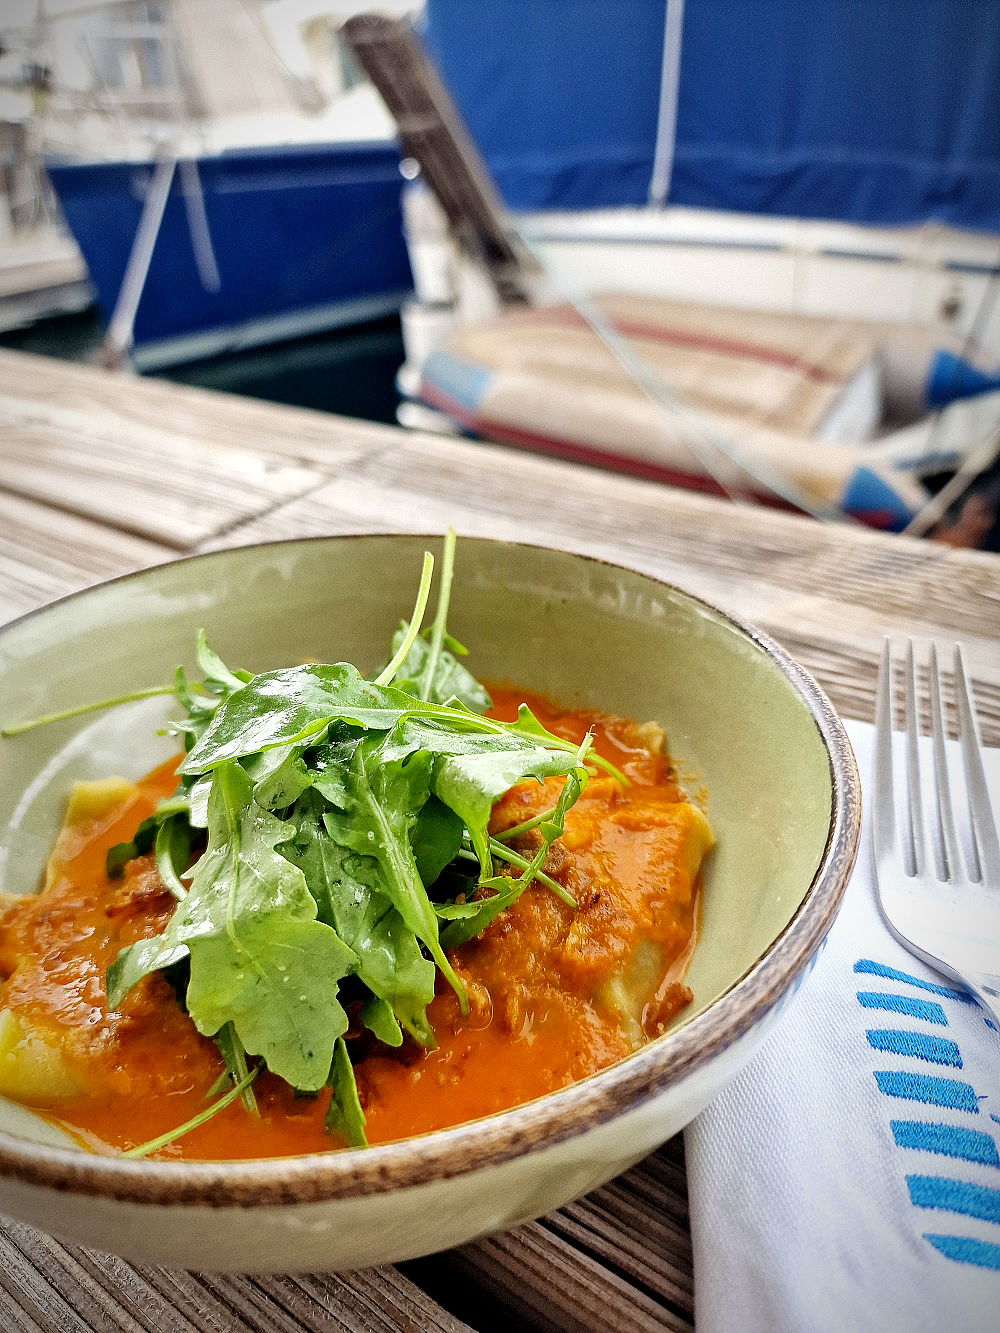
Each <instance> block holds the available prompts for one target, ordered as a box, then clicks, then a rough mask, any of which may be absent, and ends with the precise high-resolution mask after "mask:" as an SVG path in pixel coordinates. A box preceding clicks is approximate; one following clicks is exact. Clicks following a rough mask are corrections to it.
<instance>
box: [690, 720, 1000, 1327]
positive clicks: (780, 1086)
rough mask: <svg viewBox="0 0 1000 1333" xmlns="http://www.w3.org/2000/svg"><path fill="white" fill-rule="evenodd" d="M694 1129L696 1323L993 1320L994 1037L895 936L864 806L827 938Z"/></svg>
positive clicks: (862, 748)
mask: <svg viewBox="0 0 1000 1333" xmlns="http://www.w3.org/2000/svg"><path fill="white" fill-rule="evenodd" d="M846 726H847V730H848V732H849V734H850V737H851V741H852V744H853V745H854V748H855V753H856V755H857V759H858V766H859V768H860V770H861V781H862V789H863V790H867V783H868V782H869V780H870V773H871V753H872V735H873V732H872V728H871V727H870V726H867V725H865V724H863V723H857V722H848V723H847V724H846ZM985 760H986V767H987V775H988V778H989V781H990V787H991V791H992V793H993V796H994V803H995V806H996V808H998V809H1000V751H997V750H992V751H988V752H987V754H986V756H985ZM866 805H867V803H866ZM685 1140H686V1148H687V1161H688V1180H689V1188H690V1196H691V1231H692V1238H693V1243H694V1265H695V1318H696V1326H697V1329H698V1333H731V1331H732V1330H733V1329H740V1330H741V1333H755V1330H760V1331H761V1333H764V1330H767V1333H784V1331H785V1330H789V1331H791V1330H795V1333H801V1331H802V1330H817V1331H822V1330H831V1333H833V1331H836V1333H840V1331H841V1330H844V1329H850V1330H852V1333H853V1331H863V1330H868V1329H871V1330H876V1329H877V1330H879V1333H886V1330H892V1333H911V1331H912V1333H923V1330H927V1333H931V1330H933V1333H940V1331H941V1330H952V1329H954V1330H962V1333H978V1331H979V1330H982V1331H983V1333H986V1330H990V1333H995V1331H996V1330H997V1329H1000V1032H998V1031H997V1025H996V1024H995V1021H994V1020H993V1019H991V1018H990V1017H989V1016H988V1015H987V1014H986V1013H985V1012H984V1011H983V1010H982V1009H980V1008H979V1006H978V1005H977V1004H976V1003H975V1002H974V1001H973V1000H972V999H971V998H970V997H969V996H967V995H966V993H965V992H964V991H961V990H960V989H958V988H956V987H954V986H952V985H949V984H947V981H946V980H945V979H944V978H942V977H941V976H940V974H938V973H936V972H934V971H933V970H932V969H930V968H928V967H926V966H924V965H923V964H922V963H921V962H919V960H917V959H915V958H914V957H913V956H912V955H911V954H909V953H907V952H906V950H905V949H903V948H902V946H901V945H900V944H898V943H897V941H896V940H895V939H894V938H893V936H892V935H890V933H889V931H888V930H887V929H886V927H885V924H884V922H883V920H882V917H881V915H880V913H879V909H878V904H877V900H876V898H875V890H874V882H873V877H872V862H871V847H870V831H869V828H868V825H867V809H866V812H865V828H864V829H863V832H862V845H861V851H860V854H859V858H858V863H857V866H856V868H855V871H854V874H853V876H852V878H851V883H850V885H849V886H848V890H847V894H846V897H845V901H844V906H843V908H842V910H841V913H840V915H839V917H838V918H837V921H836V922H835V924H834V927H833V929H832V931H831V932H830V936H829V939H828V940H827V944H826V948H825V949H824V951H823V953H822V954H821V955H820V958H819V960H818V961H817V963H816V966H815V968H814V969H813V971H812V973H811V974H810V976H809V977H808V978H807V979H806V981H805V982H804V984H803V985H802V987H801V989H800V991H799V993H798V995H797V996H796V998H795V1000H794V1001H793V1002H792V1003H791V1005H790V1006H789V1011H788V1013H787V1014H786V1015H785V1016H784V1017H783V1019H782V1021H781V1022H780V1023H779V1024H778V1027H777V1030H776V1031H775V1032H774V1034H773V1035H772V1036H771V1037H770V1038H769V1040H768V1041H767V1043H766V1045H765V1046H764V1048H763V1050H762V1051H761V1052H760V1053H759V1054H758V1056H757V1057H756V1058H755V1060H754V1061H753V1062H752V1063H751V1064H750V1065H748V1066H747V1068H746V1069H745V1070H744V1071H743V1073H742V1074H741V1075H740V1076H739V1077H738V1078H737V1079H736V1081H735V1082H734V1083H733V1084H731V1085H730V1087H729V1088H728V1089H727V1090H726V1091H725V1092H723V1093H722V1094H721V1095H720V1096H719V1097H718V1098H717V1099H716V1100H715V1101H714V1102H713V1103H712V1105H711V1106H710V1107H709V1108H708V1109H707V1110H706V1111H704V1112H703V1113H702V1114H701V1115H700V1116H699V1117H698V1119H697V1120H695V1121H694V1122H693V1124H691V1125H690V1126H689V1127H688V1129H687V1131H686V1132H685Z"/></svg>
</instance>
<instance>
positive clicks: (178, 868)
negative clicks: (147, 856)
mask: <svg viewBox="0 0 1000 1333" xmlns="http://www.w3.org/2000/svg"><path fill="white" fill-rule="evenodd" d="M192 841H193V832H192V829H191V825H190V824H189V823H188V819H187V811H186V810H185V811H183V812H182V813H180V814H174V815H170V816H169V817H168V818H166V819H164V820H163V821H162V822H161V824H160V826H159V828H158V829H157V830H156V842H155V843H154V844H153V846H154V849H155V852H156V868H157V870H158V871H159V872H160V879H162V880H163V882H164V884H165V885H166V886H167V888H168V889H169V890H170V892H171V893H172V894H173V896H174V897H175V898H176V899H177V900H178V902H180V901H181V900H182V899H184V898H185V897H186V896H187V889H185V887H184V885H183V884H182V883H181V875H183V874H185V873H186V871H187V868H188V865H189V864H190V861H191V844H192Z"/></svg>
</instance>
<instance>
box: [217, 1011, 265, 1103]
mask: <svg viewBox="0 0 1000 1333" xmlns="http://www.w3.org/2000/svg"><path fill="white" fill-rule="evenodd" d="M215 1044H216V1046H218V1048H219V1054H220V1055H221V1056H222V1058H223V1060H224V1061H225V1064H226V1074H227V1075H228V1077H229V1079H230V1081H231V1082H232V1083H235V1084H237V1085H238V1086H243V1085H245V1086H243V1094H242V1097H241V1099H240V1100H241V1101H242V1102H243V1105H244V1107H245V1108H246V1110H247V1111H249V1112H250V1114H251V1115H259V1114H260V1112H259V1111H258V1108H257V1098H256V1097H255V1096H254V1095H253V1088H252V1087H251V1086H250V1084H249V1083H248V1082H247V1081H246V1079H247V1075H248V1073H249V1072H250V1071H249V1069H248V1068H247V1053H246V1051H245V1050H244V1049H243V1043H242V1042H241V1041H240V1039H239V1037H238V1036H237V1035H236V1029H235V1028H234V1027H233V1025H232V1023H226V1024H225V1026H223V1027H221V1028H219V1030H218V1032H217V1033H216V1034H215Z"/></svg>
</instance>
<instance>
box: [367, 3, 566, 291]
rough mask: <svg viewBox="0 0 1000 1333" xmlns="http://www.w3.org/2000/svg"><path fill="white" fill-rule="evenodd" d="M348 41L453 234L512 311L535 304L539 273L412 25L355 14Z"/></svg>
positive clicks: (375, 15)
mask: <svg viewBox="0 0 1000 1333" xmlns="http://www.w3.org/2000/svg"><path fill="white" fill-rule="evenodd" d="M341 34H342V36H343V38H344V41H345V42H346V44H347V45H348V47H349V48H350V50H351V52H352V54H353V55H354V57H355V59H356V60H357V62H358V64H359V65H360V66H361V67H362V68H363V69H364V71H365V73H366V74H367V75H368V77H369V78H370V79H371V81H372V83H373V84H374V85H375V87H376V88H377V89H378V91H379V93H380V94H381V96H382V98H383V100H384V102H385V104H386V106H387V107H388V108H389V110H390V112H391V113H392V115H393V116H394V118H395V120H396V124H397V125H398V127H399V134H400V138H401V140H402V143H403V150H404V152H405V153H406V154H407V156H409V157H412V158H414V159H415V161H416V162H417V163H418V164H419V166H420V171H421V173H422V175H423V177H424V180H425V181H426V182H427V185H428V187H429V188H430V190H431V191H432V192H433V194H434V195H435V196H436V197H437V199H438V202H439V203H440V205H441V207H442V209H443V211H444V214H445V216H446V217H447V219H448V225H449V227H450V228H451V232H452V235H453V236H454V237H455V240H456V241H457V242H458V244H459V245H460V246H461V248H462V249H463V251H464V252H465V253H466V254H467V255H468V256H469V257H470V258H471V259H473V260H474V261H476V262H477V263H478V264H480V265H481V266H482V268H483V269H484V270H485V272H486V273H487V274H488V275H489V277H490V279H491V281H492V283H493V285H494V287H495V288H496V291H497V295H498V296H499V298H500V300H501V301H502V302H503V303H504V304H507V305H512V304H513V305H516V304H525V303H530V302H531V300H532V291H533V289H534V287H535V285H536V283H537V282H538V280H539V279H540V278H541V270H540V267H539V265H538V263H537V262H536V260H535V259H534V257H533V256H532V255H531V253H530V252H529V251H528V249H527V247H526V246H525V245H524V243H523V242H522V241H521V239H520V237H518V235H517V233H516V232H515V230H514V228H513V226H512V225H511V223H510V220H509V218H508V215H507V210H506V209H505V207H504V205H503V202H502V200H501V199H500V196H499V194H498V193H497V191H496V188H495V186H494V185H493V182H492V180H491V179H490V175H489V172H488V171H487V168H486V165H485V163H484V162H483V160H482V158H481V157H480V155H479V151H478V149H477V148H476V146H475V144H474V143H473V142H472V139H471V138H470V137H469V134H468V131H467V130H466V128H465V126H464V124H463V123H462V119H461V117H460V115H459V114H458V112H457V110H456V109H455V105H454V103H453V102H452V100H451V96H450V95H449V93H448V90H447V89H446V88H445V86H444V84H443V83H442V82H441V78H440V76H439V75H438V72H437V70H436V69H435V68H434V66H433V65H432V64H431V62H430V60H429V59H428V58H427V55H426V53H425V52H424V49H423V47H422V46H421V44H420V42H419V40H418V39H417V37H416V35H415V34H414V32H413V29H412V27H411V26H410V24H409V23H407V22H406V21H405V20H402V19H394V18H390V17H388V16H386V15H382V14H370V13H366V14H356V15H354V16H353V17H351V18H349V19H347V21H346V22H345V23H344V25H343V27H342V28H341Z"/></svg>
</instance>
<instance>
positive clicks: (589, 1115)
mask: <svg viewBox="0 0 1000 1333" xmlns="http://www.w3.org/2000/svg"><path fill="white" fill-rule="evenodd" d="M372 538H377V539H381V540H392V539H394V538H405V539H409V540H424V541H427V542H429V543H430V542H435V541H440V539H441V533H431V534H428V533H425V532H412V531H401V530H392V531H388V532H387V531H370V532H351V533H342V534H336V533H332V534H324V535H314V536H304V537H296V538H287V539H283V540H278V541H262V542H252V543H246V544H243V545H240V546H231V547H223V548H219V549H216V550H212V551H206V552H200V553H197V554H192V555H183V556H180V557H178V558H176V559H170V560H166V561H162V562H159V563H157V564H155V565H149V566H146V567H144V568H142V569H139V570H133V571H130V572H128V573H125V574H121V575H117V576H116V577H114V578H111V579H106V580H103V581H101V582H100V583H97V584H92V585H90V586H89V587H87V588H83V589H80V590H79V591H76V592H73V593H69V594H67V595H66V596H64V597H60V598H58V599H56V600H54V601H52V602H48V603H46V604H45V605H43V606H40V607H36V608H33V609H32V610H30V611H28V612H26V613H25V614H24V615H22V616H18V617H17V618H15V619H14V620H12V621H9V622H7V624H5V625H3V626H0V639H2V638H3V637H5V636H6V635H7V633H8V632H9V631H11V630H13V629H15V628H16V627H20V626H22V625H24V623H25V622H26V621H28V620H32V619H34V618H35V617H38V616H43V615H47V614H50V613H52V612H53V611H55V610H57V609H58V608H61V607H62V606H64V605H65V604H67V603H71V602H75V601H77V600H78V599H80V598H85V597H88V596H92V595H94V594H95V593H98V592H102V591H106V590H108V589H110V588H112V587H114V586H115V585H117V584H120V583H130V582H134V581H141V580H142V579H144V578H147V577H150V576H153V577H155V576H156V575H157V574H160V573H163V572H164V571H166V570H168V569H174V568H176V567H177V566H179V565H182V564H211V563H213V562H215V561H219V560H222V561H225V560H227V559H236V558H239V557H241V556H243V557H245V556H246V553H247V552H252V551H255V550H263V551H268V550H279V549H282V548H290V547H294V546H306V545H310V544H316V543H338V544H339V543H346V542H354V541H356V540H359V539H360V540H369V539H372ZM461 540H462V541H464V542H465V543H466V545H468V544H469V543H470V542H475V543H477V544H480V545H493V546H498V547H513V548H517V549H525V550H529V551H536V552H541V553H543V554H546V553H547V554H552V555H557V556H559V557H562V558H568V559H571V560H574V561H575V560H579V561H583V562H585V563H588V564H591V565H594V566H597V567H605V568H608V569H611V570H623V571H625V572H627V573H628V574H630V575H635V576H638V577H640V578H643V579H646V580H648V581H649V582H650V583H652V584H656V585H658V586H659V587H661V588H663V589H665V590H666V591H668V592H669V593H671V594H673V595H676V596H679V597H680V598H682V599H685V600H687V601H689V602H693V603H695V604H696V605H697V606H698V607H700V608H701V609H702V610H704V611H707V612H709V613H710V614H711V615H713V616H715V617H718V618H719V619H720V620H722V621H723V622H725V623H727V624H728V625H730V626H732V627H733V628H735V629H736V630H738V631H739V632H740V634H741V635H742V636H743V637H744V638H745V639H747V640H748V641H749V642H750V643H751V644H752V645H753V646H754V647H756V648H757V649H758V650H759V651H760V652H762V653H763V654H764V656H765V657H766V658H768V659H769V661H770V662H771V663H772V665H774V666H776V667H777V668H778V670H779V671H780V672H781V674H782V675H783V676H784V677H785V679H786V681H788V683H789V684H790V685H791V686H792V687H793V688H794V689H795V691H796V693H797V694H798V695H799V698H800V700H801V701H802V702H803V703H804V705H805V706H806V708H807V711H808V712H809V715H810V717H811V720H812V722H813V725H814V726H815V728H816V730H817V731H818V732H819V734H820V738H821V741H822V744H823V747H824V750H825V752H826V756H827V761H828V764H829V768H830V783H831V807H830V818H829V824H828V829H827V838H826V843H825V846H824V848H823V852H822V855H821V857H820V861H819V864H818V866H817V868H816V871H815V873H814V875H813V878H812V880H811V882H810V885H809V887H808V889H807V890H806V892H805V894H804V895H803V898H802V900H801V902H800V903H799V905H798V907H797V908H796V910H795V912H794V913H793V915H792V917H791V919H790V920H789V921H788V923H787V924H786V925H785V927H784V928H783V930H782V931H781V932H780V933H779V934H778V935H777V936H776V937H775V938H774V939H773V940H772V941H771V943H770V945H769V946H768V948H767V949H766V950H765V951H764V952H763V953H762V954H761V955H760V956H759V957H758V958H757V959H756V961H755V962H754V963H752V964H751V965H750V967H748V968H747V969H746V970H745V971H744V973H743V974H742V975H741V976H740V977H738V978H737V979H736V980H735V981H734V982H733V983H732V984H731V985H730V986H729V988H728V989H727V990H726V991H725V992H724V993H723V994H722V995H721V996H719V997H718V998H717V999H716V1000H714V1001H713V1002H712V1003H711V1004H710V1005H709V1006H708V1007H707V1008H706V1009H704V1010H703V1011H702V1012H701V1013H699V1014H697V1015H695V1016H694V1017H693V1018H691V1019H690V1020H689V1021H687V1022H684V1023H682V1024H681V1025H680V1026H679V1027H676V1028H673V1029H671V1030H670V1031H669V1032H667V1033H665V1034H664V1035H663V1036H661V1037H658V1038H655V1039H654V1040H653V1041H651V1042H650V1043H649V1044H648V1045H646V1046H643V1047H641V1048H640V1049H639V1050H638V1051H636V1052H634V1053H633V1054H631V1055H629V1056H626V1057H625V1058H624V1059H623V1060H619V1061H617V1062H616V1063H615V1064H613V1065H609V1066H608V1067H607V1068H605V1069H602V1070H598V1071H597V1072H596V1073H594V1074H591V1075H589V1076H588V1077H587V1078H585V1079H581V1080H579V1081H578V1082H576V1083H572V1084H570V1085H568V1086H567V1087H565V1088H561V1089H559V1090H557V1091H555V1092H550V1093H547V1094H546V1095H545V1096H544V1097H540V1098H536V1099H534V1100H533V1101H530V1102H526V1103H523V1104H521V1105H520V1106H515V1107H512V1108H510V1109H509V1110H506V1111H500V1112H496V1113H494V1114H492V1115H490V1116H486V1117H483V1118H480V1119H477V1120H473V1121H468V1122H466V1123H464V1124H460V1125H456V1126H453V1127H451V1128H447V1129H440V1130H434V1131H431V1132H429V1133H426V1134H421V1135H415V1136H413V1137H411V1138H407V1139H399V1140H395V1141H392V1142H389V1143H384V1144H375V1145H372V1146H371V1147H368V1148H357V1149H350V1148H347V1149H338V1150H335V1151H331V1152H329V1153H310V1154H303V1155H301V1156H295V1157H276V1158H260V1159H251V1160H238V1161H224V1162H220V1161H206V1162H201V1161H186V1160H181V1161H149V1160H142V1161H133V1160H130V1159H127V1158H123V1157H118V1156H112V1155H108V1156H105V1155H103V1154H90V1153H86V1152H81V1151H79V1150H77V1149H71V1148H62V1147H56V1146H52V1145H49V1144H40V1143H36V1142H32V1141H28V1140H25V1139H22V1138H19V1137H17V1136H15V1135H12V1134H9V1133H7V1132H6V1131H2V1130H0V1179H4V1178H6V1179H12V1180H18V1181H21V1182H24V1183H26V1184H30V1185H33V1186H36V1187H40V1188H47V1189H50V1190H56V1191H59V1192H62V1193H65V1192H69V1193H73V1194H78V1195H83V1196H89V1197H91V1198H95V1199H96V1198H101V1199H109V1200H116V1201H120V1202H128V1203H137V1204H143V1203H144V1204H150V1205H157V1206H184V1205H198V1206H201V1207H210V1208H216V1209H218V1208H259V1207H268V1206H269V1207H277V1206H291V1205H301V1204H306V1203H319V1202H326V1201H328V1200H334V1199H349V1198H353V1197H357V1196H360V1195H366V1194H382V1193H387V1192H389V1191H392V1190H397V1189H403V1188H407V1187H413V1186H419V1185H426V1184H429V1183H431V1182H434V1181H440V1180H445V1179H449V1178H451V1177H454V1176H460V1175H464V1174H467V1173H471V1172H474V1171H477V1170H480V1169H483V1168H486V1167H495V1166H499V1165H501V1164H503V1163H506V1162H509V1161H512V1160H514V1159H517V1158H520V1157H523V1156H525V1155H526V1154H529V1153H531V1152H532V1151H534V1150H536V1149H538V1148H542V1147H549V1146H553V1145H555V1144H558V1143H562V1142H565V1141H567V1140H570V1139H573V1138H576V1137H578V1136H580V1135H583V1134H585V1133H587V1132H589V1131H591V1130H593V1129H595V1128H597V1127H599V1126H601V1125H603V1124H605V1123H607V1122H608V1121H610V1120H613V1119H615V1118H616V1117H617V1116H619V1115H621V1114H623V1113H625V1112H626V1111H630V1110H633V1109H635V1108H638V1107H640V1106H641V1105H643V1104H644V1103H646V1102H648V1101H650V1100H652V1099H653V1098H655V1097H656V1096H657V1095H659V1094H660V1093H662V1092H663V1091H664V1090H665V1089H666V1088H667V1087H668V1086H669V1085H671V1084H676V1083H678V1082H680V1081H681V1080H682V1079H685V1078H687V1077H688V1076H690V1075H692V1074H694V1073H695V1072H696V1071H697V1070H699V1069H700V1068H701V1067H702V1066H704V1065H705V1064H707V1063H708V1061H709V1060H711V1059H714V1058H715V1057H716V1056H717V1055H719V1054H721V1053H722V1052H723V1051H724V1050H726V1049H728V1048H729V1047H730V1046H731V1045H733V1044H734V1043H735V1042H737V1041H738V1040H739V1039H740V1038H741V1037H742V1036H744V1035H745V1034H746V1033H747V1032H749V1031H750V1030H751V1029H752V1028H753V1027H755V1026H756V1024H757V1023H758V1022H759V1021H760V1020H761V1019H763V1018H764V1017H765V1015H766V1014H767V1012H768V1011H769V1010H770V1009H772V1008H773V1007H774V1006H775V1005H777V1004H778V1003H779V1002H780V1001H781V1000H782V998H783V997H784V996H785V995H786V993H787V992H789V991H790V990H792V989H794V987H795V986H796V985H797V984H798V982H799V981H800V980H801V978H802V976H803V975H804V973H805V971H806V969H807V968H808V966H809V964H810V962H811V960H812V959H813V958H814V957H815V955H816V954H817V953H818V951H819V949H820V947H821V946H822V944H823V942H824V940H825V938H826V935H827V933H828V931H829V929H830V926H831V925H832V923H833V920H834V918H835V916H836V914H837V912H838V910H839V908H840V904H841V902H842V899H843V896H844V893H845V891H846V887H847V881H848V878H849V875H850V872H851V869H852V867H853V864H854V860H855V857H856V855H857V850H858V845H859V841H860V830H861V787H860V779H859V777H858V770H857V764H856V762H855V758H854V752H853V750H852V748H851V744H850V741H849V739H848V737H847V733H846V731H845V729H844V727H843V724H842V723H841V721H840V719H839V717H838V716H837V713H836V711H835V710H834V708H833V705H832V704H831V702H830V700H829V699H828V698H827V696H826V694H825V692H824V691H823V689H822V687H821V686H820V685H819V684H818V683H817V681H816V680H814V679H813V677H812V676H811V675H810V674H809V673H808V672H807V671H806V670H805V668H804V667H802V666H801V665H799V663H798V662H796V661H795V660H794V658H792V657H791V656H790V654H789V653H787V652H786V651H785V650H784V649H783V648H782V647H781V646H780V645H779V644H778V643H777V642H776V641H775V640H774V639H772V638H771V636H770V635H769V634H767V633H765V632H764V631H763V630H760V629H758V628H757V627H756V626H755V625H753V624H751V623H750V622H749V621H747V620H745V619H743V617H742V616H740V615H738V614H735V613H733V612H730V611H726V610H723V609H722V608H721V607H719V606H717V605H716V604H715V603H713V602H711V601H709V600H707V599H706V598H704V597H701V596H699V595H698V594H696V593H692V592H689V591H688V590H686V589H685V588H683V587H681V586H679V585H678V584H675V583H672V582H670V581H668V580H666V579H663V578H660V577H659V576H658V575H656V574H652V573H650V572H649V571H648V570H646V569H642V568H638V567H636V566H634V565H629V564H625V563H622V562H621V561H619V560H614V561H612V560H607V559H604V558H602V557H598V556H591V555H586V554H584V553H582V552H579V551H572V550H565V549H563V548H560V547H557V546H549V545H546V544H544V543H534V542H515V541H508V540H504V539H501V538H490V537H470V536H466V537H463V538H461Z"/></svg>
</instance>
